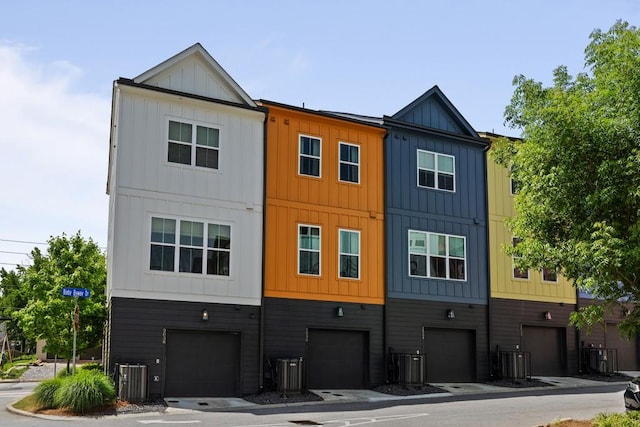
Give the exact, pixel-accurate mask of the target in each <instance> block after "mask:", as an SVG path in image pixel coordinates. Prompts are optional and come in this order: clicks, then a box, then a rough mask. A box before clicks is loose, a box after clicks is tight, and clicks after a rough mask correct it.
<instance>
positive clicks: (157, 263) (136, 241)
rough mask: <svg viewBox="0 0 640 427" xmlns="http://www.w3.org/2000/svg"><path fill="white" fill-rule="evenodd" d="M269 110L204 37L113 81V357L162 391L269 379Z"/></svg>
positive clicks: (248, 387)
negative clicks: (264, 348) (265, 333)
mask: <svg viewBox="0 0 640 427" xmlns="http://www.w3.org/2000/svg"><path fill="white" fill-rule="evenodd" d="M265 118H266V110H265V109H264V108H262V107H259V106H257V105H256V104H255V102H254V101H252V99H251V98H250V97H249V96H248V95H247V94H246V93H245V92H244V91H243V90H242V88H241V87H240V86H238V84H237V83H236V82H235V81H234V80H233V79H232V78H231V77H230V76H229V75H228V74H227V73H226V72H225V70H224V69H222V67H221V66H220V65H219V64H218V63H217V62H216V61H215V60H214V59H213V58H212V57H211V56H210V55H209V53H207V51H206V50H205V49H204V48H203V47H202V46H201V45H200V44H195V45H193V46H191V47H189V48H188V49H186V50H184V51H183V52H181V53H179V54H177V55H175V56H174V57H172V58H170V59H168V60H166V61H164V62H162V63H161V64H159V65H157V66H155V67H153V68H151V69H150V70H148V71H146V72H144V73H143V74H141V75H139V76H138V77H135V78H133V79H125V78H120V79H118V80H117V81H115V83H114V86H113V106H112V120H111V137H110V151H109V176H108V184H107V185H108V186H107V192H108V194H109V196H110V199H109V240H108V283H107V297H108V304H109V325H108V328H107V339H106V342H105V344H106V348H105V354H106V355H107V358H106V360H105V363H107V364H108V366H109V369H110V370H111V371H115V370H116V364H128V363H134V364H135V363H140V364H144V365H148V367H149V368H148V369H149V370H148V376H149V394H150V396H229V395H241V394H244V393H252V392H255V391H256V390H257V388H258V384H259V377H260V372H261V367H260V363H259V360H260V358H259V345H260V343H259V341H260V340H259V332H260V330H259V328H260V316H261V311H260V305H261V297H262V295H261V289H262V234H263V233H262V227H263V185H264V181H263V179H264V178H263V163H264V158H263V145H264V123H265Z"/></svg>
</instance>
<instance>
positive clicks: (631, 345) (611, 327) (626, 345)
mask: <svg viewBox="0 0 640 427" xmlns="http://www.w3.org/2000/svg"><path fill="white" fill-rule="evenodd" d="M606 339H607V341H606V344H605V346H606V347H607V348H610V349H611V348H615V349H616V353H617V354H618V370H619V371H625V370H626V371H636V370H638V369H639V366H638V342H637V341H636V340H628V339H626V338H623V337H622V336H620V332H619V331H618V325H616V324H615V323H607V338H606Z"/></svg>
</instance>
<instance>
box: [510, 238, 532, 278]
mask: <svg viewBox="0 0 640 427" xmlns="http://www.w3.org/2000/svg"><path fill="white" fill-rule="evenodd" d="M521 240H522V239H520V238H518V237H514V238H513V239H512V240H511V244H512V245H513V247H514V248H515V247H516V246H518V243H520V241H521ZM518 258H520V257H519V256H517V255H513V261H514V263H513V277H514V279H528V278H529V270H526V269H521V268H518V267H516V265H515V261H516V260H517V259H518Z"/></svg>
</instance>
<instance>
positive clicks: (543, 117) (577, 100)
mask: <svg viewBox="0 0 640 427" xmlns="http://www.w3.org/2000/svg"><path fill="white" fill-rule="evenodd" d="M590 39H591V41H590V43H589V44H588V46H587V47H586V49H585V70H586V71H585V72H583V73H580V74H578V75H577V76H576V77H575V78H574V77H572V76H571V75H569V74H568V72H567V68H566V67H564V66H560V67H558V68H556V69H555V70H554V73H553V84H552V85H550V86H549V87H545V86H544V85H543V84H542V83H540V82H537V81H534V80H532V79H528V78H526V77H524V76H522V75H520V76H516V77H515V78H514V86H515V90H514V94H513V97H512V99H511V103H510V105H509V106H507V108H506V110H505V121H506V123H507V124H508V125H509V126H510V127H511V128H514V129H521V131H522V138H523V140H521V141H513V140H507V139H506V138H504V139H501V140H500V141H499V142H498V143H497V144H496V149H495V150H494V155H495V158H496V160H497V161H498V162H499V163H501V164H503V165H504V166H505V167H508V168H510V170H511V175H512V178H514V179H515V180H516V182H518V185H519V190H518V194H517V195H516V196H515V206H516V211H517V214H516V216H515V217H514V218H512V219H511V220H510V222H509V226H510V228H511V229H512V232H513V235H515V236H518V237H520V238H521V239H522V241H521V243H520V244H519V245H517V247H516V248H513V249H508V248H505V250H506V251H507V252H509V253H512V254H513V253H515V254H518V255H520V256H521V257H522V258H520V261H521V264H520V265H519V266H520V267H527V268H542V267H547V268H549V267H556V268H558V269H559V271H560V272H561V273H562V274H564V275H565V276H566V277H567V278H569V279H571V280H573V281H574V283H575V285H576V286H577V287H579V288H580V289H582V290H584V291H587V292H589V293H591V294H592V295H593V296H594V297H596V298H598V299H599V300H601V301H602V302H603V303H602V304H594V305H592V306H588V307H585V308H584V309H581V310H580V312H578V313H574V314H573V315H572V318H571V321H572V323H573V324H576V325H578V326H580V327H587V328H590V327H591V326H592V325H593V324H595V323H597V322H602V319H603V316H604V314H605V313H607V312H610V311H611V310H613V309H614V308H615V307H616V306H619V305H620V304H621V301H628V302H630V303H633V304H635V303H636V302H637V301H638V300H639V298H640V222H639V215H640V152H639V149H640V32H639V31H638V29H637V28H636V27H633V26H630V25H629V24H628V23H626V22H622V21H618V22H617V23H615V24H614V25H613V26H612V27H611V28H610V29H609V31H606V32H603V31H601V30H595V31H593V32H592V33H591V35H590ZM620 329H621V331H622V332H623V333H625V334H626V335H627V336H630V337H631V336H635V335H636V334H637V333H638V332H640V307H637V308H635V309H634V310H633V311H632V313H631V315H630V316H628V317H627V318H626V319H625V320H624V321H623V322H622V323H621V324H620Z"/></svg>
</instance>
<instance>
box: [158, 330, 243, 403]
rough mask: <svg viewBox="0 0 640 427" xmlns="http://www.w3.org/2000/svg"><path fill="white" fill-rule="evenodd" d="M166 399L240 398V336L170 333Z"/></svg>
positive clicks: (167, 355)
mask: <svg viewBox="0 0 640 427" xmlns="http://www.w3.org/2000/svg"><path fill="white" fill-rule="evenodd" d="M166 346H167V348H166V363H167V364H166V367H167V370H166V378H165V387H164V390H165V396H167V397H221V396H237V395H238V382H239V372H240V334H237V333H221V332H204V331H167V344H166Z"/></svg>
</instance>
